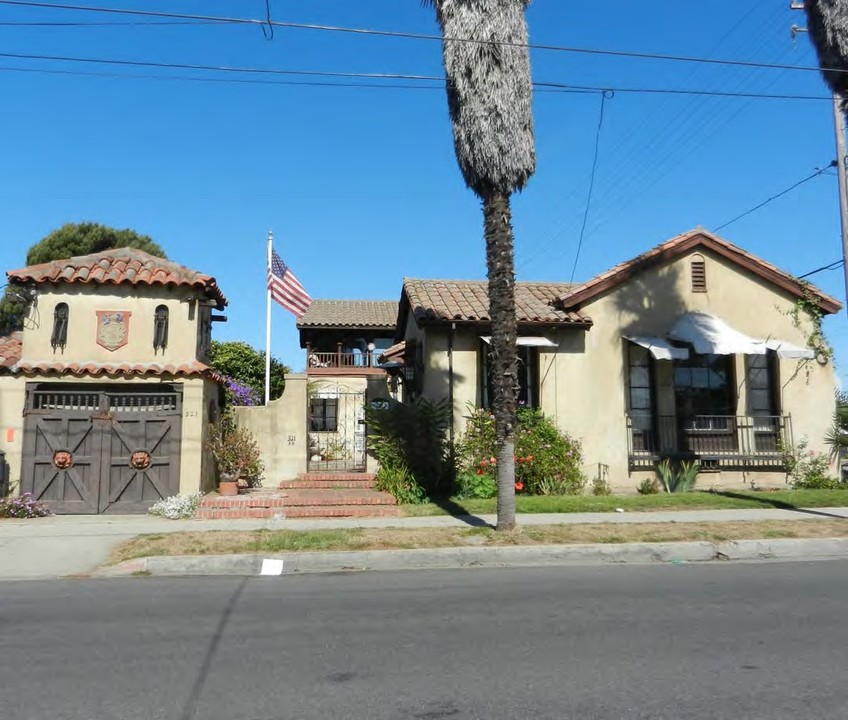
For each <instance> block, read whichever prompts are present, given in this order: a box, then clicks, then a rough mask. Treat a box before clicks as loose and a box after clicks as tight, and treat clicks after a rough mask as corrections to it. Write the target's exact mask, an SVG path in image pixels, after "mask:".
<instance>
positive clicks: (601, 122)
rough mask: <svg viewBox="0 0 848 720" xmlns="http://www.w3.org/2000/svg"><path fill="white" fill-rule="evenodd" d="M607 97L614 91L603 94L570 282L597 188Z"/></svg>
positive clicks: (575, 268) (575, 269)
mask: <svg viewBox="0 0 848 720" xmlns="http://www.w3.org/2000/svg"><path fill="white" fill-rule="evenodd" d="M607 97H609V99H610V100H612V98H613V93H609V95H608V94H607V93H604V94H603V95H601V109H600V112H599V113H598V130H597V131H596V132H595V153H594V156H593V157H592V172H591V173H590V175H589V192H588V193H587V194H586V209H585V210H584V211H583V225H582V226H581V227H580V237H579V239H578V241H577V252H576V253H574V265H572V267H571V278H570V279H569V281H568V282H570V283H573V282H574V273H575V272H577V261H578V260H579V259H580V249H581V248H582V247H583V236H584V235H585V234H586V222H587V221H588V219H589V210H590V209H591V207H592V192H593V191H594V189H595V171H596V170H597V169H598V151H599V150H600V147H601V128H602V127H603V126H604V108H605V107H606V104H607Z"/></svg>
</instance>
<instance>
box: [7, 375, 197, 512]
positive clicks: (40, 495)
mask: <svg viewBox="0 0 848 720" xmlns="http://www.w3.org/2000/svg"><path fill="white" fill-rule="evenodd" d="M25 415H26V417H25V419H24V448H23V465H22V469H21V488H22V491H23V492H30V493H32V494H33V496H34V497H35V498H36V499H37V500H41V501H43V502H45V503H46V504H47V505H48V507H50V509H51V510H54V511H55V512H59V513H87V514H95V513H106V512H114V513H138V512H146V510H147V509H148V508H149V507H150V506H151V505H152V504H153V503H154V502H156V501H157V500H159V499H161V498H164V497H168V496H170V495H175V494H176V493H177V492H178V491H179V468H180V436H181V430H182V392H181V390H180V389H179V387H174V386H169V385H166V386H161V385H156V386H153V387H145V386H142V385H138V386H128V387H127V389H126V390H124V389H122V390H120V391H116V390H115V389H114V388H98V387H76V388H71V387H68V386H67V385H65V386H49V385H35V384H31V385H28V386H27V400H26V410H25Z"/></svg>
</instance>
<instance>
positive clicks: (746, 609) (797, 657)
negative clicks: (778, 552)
mask: <svg viewBox="0 0 848 720" xmlns="http://www.w3.org/2000/svg"><path fill="white" fill-rule="evenodd" d="M846 598H848V562H843V561H840V562H806V563H758V564H749V565H743V564H711V565H697V566H695V565H665V566H626V567H617V566H612V567H610V566H604V567H565V568H553V569H551V568H536V569H502V570H445V571H418V572H395V573H351V574H334V575H304V576H283V577H278V578H260V577H254V578H208V579H206V578H200V579H197V578H194V579H159V578H144V577H142V578H132V579H125V580H50V581H26V582H7V583H2V584H0V717H2V718H3V719H4V720H46V719H47V718H49V719H50V720H65V719H68V720H70V719H73V720H82V719H84V720H95V719H97V720H99V719H101V718H102V719H104V720H117V719H121V720H124V719H126V720H135V719H137V718H138V719H141V718H144V719H145V720H153V719H158V718H163V719H168V720H171V719H173V720H187V719H189V718H203V719H209V720H218V719H221V720H224V719H226V720H266V719H267V720H271V719H277V718H286V719H288V718H292V719H297V720H305V719H311V718H315V719H316V720H333V719H335V718H345V719H346V720H347V719H350V720H360V719H361V720H365V719H368V720H380V719H383V718H386V719H389V718H392V719H395V718H398V719H400V718H403V719H405V718H415V719H419V720H441V719H442V718H449V719H453V718H455V719H457V720H460V719H465V718H485V719H486V720H500V719H506V718H509V719H513V718H550V719H551V720H554V719H556V720H563V719H564V718H569V719H570V718H574V719H578V718H579V719H580V720H594V719H596V718H597V719H600V718H603V719H610V720H613V719H614V720H621V719H623V718H639V719H640V720H641V719H648V718H651V719H654V720H660V719H666V718H667V719H668V720H672V719H673V720H687V719H689V718H698V719H701V718H710V719H713V718H715V719H718V718H727V719H728V720H745V719H749V718H750V719H753V718H757V719H762V720H784V719H788V718H804V719H807V718H816V719H817V720H822V719H826V718H834V719H836V718H839V719H840V720H842V719H843V718H845V717H848V683H846V669H847V668H848V648H846V641H847V640H848V630H847V629H846V617H848V612H846V609H847V608H846V602H848V600H846Z"/></svg>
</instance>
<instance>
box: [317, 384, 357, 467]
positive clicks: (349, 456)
mask: <svg viewBox="0 0 848 720" xmlns="http://www.w3.org/2000/svg"><path fill="white" fill-rule="evenodd" d="M307 430H308V436H309V450H308V452H309V458H308V461H309V462H308V469H309V471H310V472H362V471H364V470H365V391H364V390H363V391H358V392H351V391H349V390H347V389H344V390H342V389H340V388H336V387H322V388H319V389H315V390H313V391H312V392H311V393H310V395H309V413H308V428H307Z"/></svg>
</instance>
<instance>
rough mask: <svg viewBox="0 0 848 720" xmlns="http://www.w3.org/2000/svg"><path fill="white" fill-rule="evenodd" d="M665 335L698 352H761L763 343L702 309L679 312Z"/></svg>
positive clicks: (757, 353) (763, 346) (763, 353)
mask: <svg viewBox="0 0 848 720" xmlns="http://www.w3.org/2000/svg"><path fill="white" fill-rule="evenodd" d="M668 336H669V337H670V338H672V339H674V340H680V341H681V342H687V343H690V344H691V345H692V346H693V347H694V348H695V352H697V353H698V354H699V355H708V354H713V355H737V354H739V355H765V353H766V350H767V349H768V348H767V347H766V343H765V341H763V340H756V339H754V338H752V337H748V336H747V335H745V334H743V333H741V332H739V331H737V330H734V329H733V328H732V327H730V325H728V324H727V323H726V322H725V321H724V320H722V319H721V318H717V317H716V316H715V315H709V314H708V313H702V312H690V313H686V314H684V315H681V316H680V317H679V318H678V319H677V322H676V323H674V327H672V328H671V332H669V334H668Z"/></svg>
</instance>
